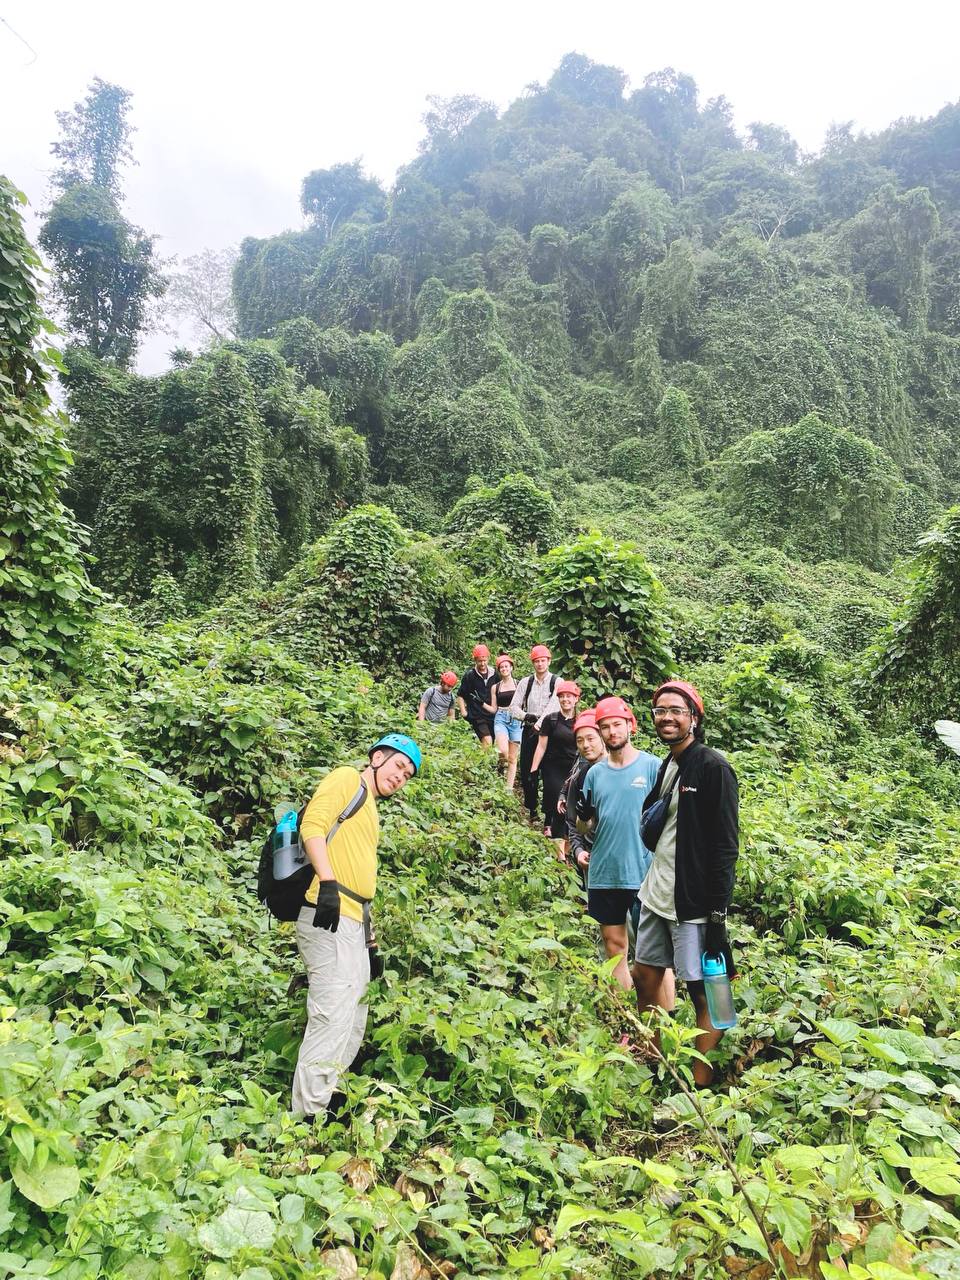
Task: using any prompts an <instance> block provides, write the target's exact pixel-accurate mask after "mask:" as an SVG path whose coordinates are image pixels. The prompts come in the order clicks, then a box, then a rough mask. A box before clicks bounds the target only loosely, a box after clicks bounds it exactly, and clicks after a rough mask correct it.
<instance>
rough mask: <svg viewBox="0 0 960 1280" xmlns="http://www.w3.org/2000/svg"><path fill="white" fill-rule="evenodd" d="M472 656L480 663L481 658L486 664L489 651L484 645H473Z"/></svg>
mask: <svg viewBox="0 0 960 1280" xmlns="http://www.w3.org/2000/svg"><path fill="white" fill-rule="evenodd" d="M473 656H474V657H475V658H476V659H477V661H478V662H479V661H480V659H481V658H482V659H483V661H484V662H486V660H487V658H489V657H490V650H489V649H488V648H487V646H486V645H485V644H475V645H474V646H473Z"/></svg>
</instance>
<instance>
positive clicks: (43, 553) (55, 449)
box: [0, 178, 94, 666]
mask: <svg viewBox="0 0 960 1280" xmlns="http://www.w3.org/2000/svg"><path fill="white" fill-rule="evenodd" d="M24 202H25V201H24V197H23V196H22V195H21V194H20V193H19V192H18V191H16V190H15V188H14V187H13V186H11V184H10V183H9V182H8V181H7V180H6V179H5V178H0V259H2V261H0V421H2V427H3V429H2V432H0V663H16V662H26V661H32V662H36V661H38V660H40V661H42V662H44V663H47V662H49V663H52V664H54V665H56V666H63V665H69V664H70V662H71V660H72V657H73V650H74V646H75V641H76V638H77V636H78V634H79V633H80V632H81V631H82V629H83V627H84V625H85V614H86V611H87V609H88V608H89V607H90V605H91V603H92V601H93V598H94V592H93V591H92V590H91V588H90V584H89V583H88V582H87V579H86V574H85V572H84V569H83V567H82V564H81V546H80V530H79V529H78V528H77V526H76V524H75V522H74V521H73V519H72V517H71V516H70V513H69V512H68V511H67V510H66V509H65V507H64V506H63V504H62V503H61V501H60V487H61V485H62V483H63V479H64V476H65V475H66V472H67V468H68V467H69V465H70V454H69V453H68V451H67V447H66V431H65V426H66V423H65V420H64V419H63V417H62V416H61V415H59V414H56V413H54V412H53V410H52V408H51V405H50V399H49V396H48V394H47V388H46V375H47V371H48V370H49V369H50V367H51V366H52V363H53V361H54V360H55V359H56V355H55V353H54V352H53V351H52V350H51V349H48V348H47V347H45V346H43V345H42V343H43V341H44V339H45V338H47V336H48V335H49V333H50V331H51V326H50V324H49V323H48V322H47V320H46V319H45V318H44V316H43V315H42V313H41V311H40V307H39V302H38V276H37V273H38V269H39V267H40V263H39V260H38V258H37V256H36V254H35V253H34V251H33V249H32V248H31V247H30V245H29V244H28V243H27V240H26V238H25V236H24V233H23V221H22V219H21V216H20V205H21V204H23V203H24Z"/></svg>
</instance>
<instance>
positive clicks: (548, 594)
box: [533, 532, 673, 699]
mask: <svg viewBox="0 0 960 1280" xmlns="http://www.w3.org/2000/svg"><path fill="white" fill-rule="evenodd" d="M536 599H537V604H536V606H535V608H534V610H533V613H534V617H535V618H537V619H539V621H540V625H541V630H542V634H543V638H544V639H545V640H546V641H547V643H548V644H549V645H550V647H551V649H552V651H553V655H554V661H555V664H556V666H557V668H558V669H559V670H560V671H562V672H563V674H564V675H568V676H570V677H572V678H576V679H578V680H579V681H580V684H581V686H582V687H583V689H584V691H585V693H587V694H588V696H593V695H594V694H597V695H600V694H603V693H613V692H616V693H618V694H620V695H621V696H622V697H624V698H627V699H630V698H637V697H646V696H648V695H649V694H650V693H652V691H653V690H654V688H655V687H656V686H657V684H658V683H659V681H660V680H661V679H662V678H663V677H664V676H665V675H667V674H668V673H669V672H670V671H671V670H672V667H673V655H672V654H671V652H670V646H669V643H668V637H667V634H666V632H665V630H664V627H663V621H662V619H663V588H662V587H661V586H660V583H659V582H658V581H657V579H656V577H655V576H654V574H653V570H652V569H651V568H650V566H649V564H648V563H647V561H646V560H645V559H644V557H643V555H642V554H641V552H640V550H639V548H638V547H637V546H636V545H635V544H634V543H632V542H620V543H618V542H614V541H613V540H612V539H611V538H605V537H603V536H602V535H601V534H599V533H595V532H594V533H587V534H584V535H583V536H582V537H580V538H578V539H577V540H576V542H572V543H569V544H567V545H566V546H562V547H555V548H554V549H553V550H552V551H550V552H548V553H547V555H546V556H545V557H544V560H543V562H542V566H541V571H540V582H539V585H538V588H537V592H536Z"/></svg>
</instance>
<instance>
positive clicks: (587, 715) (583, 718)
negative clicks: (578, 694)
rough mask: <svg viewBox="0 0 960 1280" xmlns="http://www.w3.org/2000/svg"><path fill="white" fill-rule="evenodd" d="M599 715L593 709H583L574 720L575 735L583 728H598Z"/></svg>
mask: <svg viewBox="0 0 960 1280" xmlns="http://www.w3.org/2000/svg"><path fill="white" fill-rule="evenodd" d="M596 727H597V717H596V716H595V715H594V713H593V711H581V712H580V714H579V715H578V716H577V718H576V720H574V722H573V732H574V735H576V734H578V733H579V732H580V730H581V729H596Z"/></svg>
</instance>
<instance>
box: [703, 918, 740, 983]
mask: <svg viewBox="0 0 960 1280" xmlns="http://www.w3.org/2000/svg"><path fill="white" fill-rule="evenodd" d="M703 949H704V951H705V952H706V953H707V955H708V956H723V961H724V964H725V965H726V966H727V977H728V978H735V977H736V976H737V966H736V965H735V964H734V962H733V952H732V951H731V950H730V939H729V938H728V937H727V925H726V921H724V920H720V921H717V922H716V923H714V922H713V921H708V923H707V927H706V929H705V930H704V935H703Z"/></svg>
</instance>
